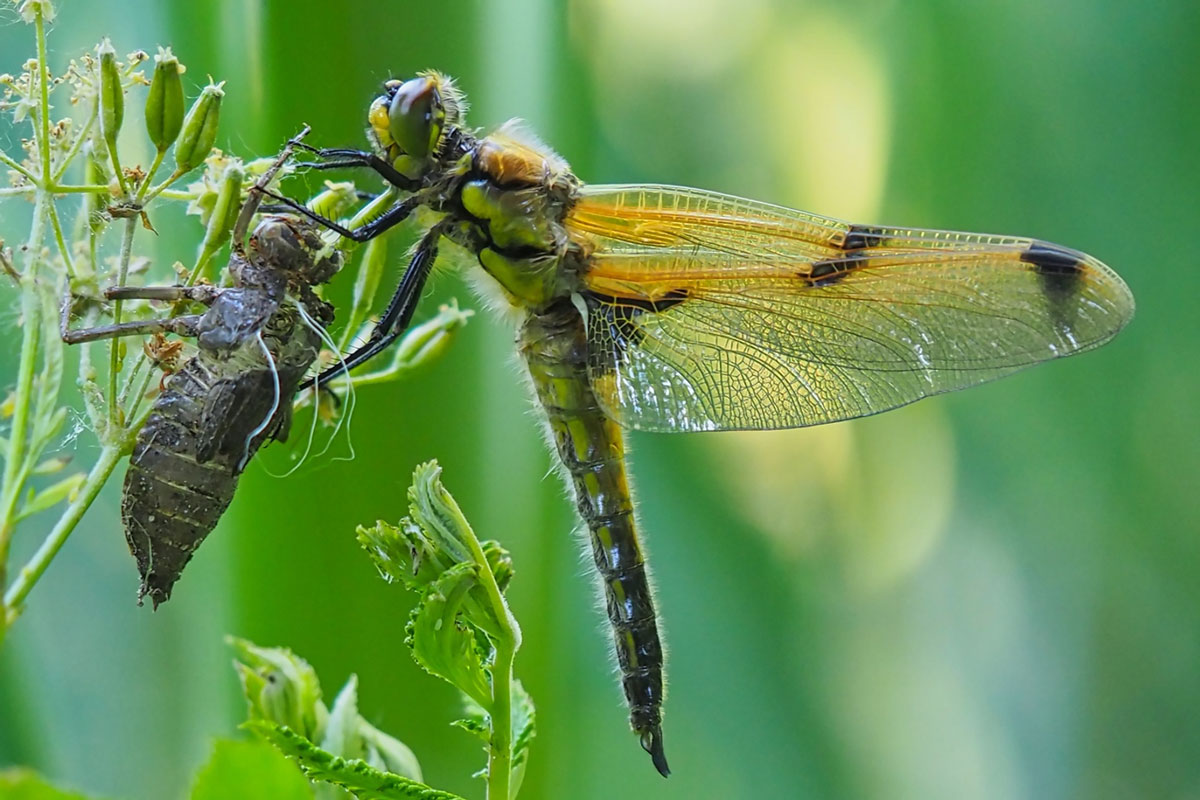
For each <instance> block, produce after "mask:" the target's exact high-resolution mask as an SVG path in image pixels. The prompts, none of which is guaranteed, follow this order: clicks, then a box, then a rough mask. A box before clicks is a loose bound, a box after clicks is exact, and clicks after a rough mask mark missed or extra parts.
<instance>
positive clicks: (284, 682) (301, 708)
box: [226, 637, 329, 738]
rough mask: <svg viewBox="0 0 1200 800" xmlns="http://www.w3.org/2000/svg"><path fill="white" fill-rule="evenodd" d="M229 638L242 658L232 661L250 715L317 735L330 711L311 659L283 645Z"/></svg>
mask: <svg viewBox="0 0 1200 800" xmlns="http://www.w3.org/2000/svg"><path fill="white" fill-rule="evenodd" d="M226 641H227V642H228V643H229V644H230V645H231V646H232V647H233V649H234V651H235V652H236V653H237V657H238V659H239V660H236V661H234V662H233V665H234V668H235V669H236V670H237V673H238V678H239V679H240V680H241V682H242V693H243V694H244V695H245V697H246V703H247V705H248V713H249V717H250V719H251V720H255V719H260V720H269V721H271V722H277V723H279V724H280V725H287V726H288V727H289V728H291V729H292V730H295V731H299V732H300V733H301V734H303V735H304V736H308V737H312V738H318V737H319V736H320V734H321V732H322V731H323V730H324V728H325V724H326V720H327V719H328V716H329V712H328V709H326V708H325V704H324V703H323V702H321V684H320V681H318V680H317V673H316V671H315V670H313V668H312V667H311V666H310V665H309V663H308V662H307V661H305V660H304V659H303V658H300V657H299V656H297V655H296V654H295V653H293V652H292V651H291V650H288V649H286V648H283V647H259V646H258V645H256V644H254V643H253V642H250V641H247V640H245V639H238V638H235V637H229V638H227V639H226Z"/></svg>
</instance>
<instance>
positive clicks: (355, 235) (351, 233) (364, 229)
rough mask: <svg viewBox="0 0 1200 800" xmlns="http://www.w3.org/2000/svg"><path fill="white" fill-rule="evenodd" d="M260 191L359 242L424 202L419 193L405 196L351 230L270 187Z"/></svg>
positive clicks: (389, 226) (396, 222) (377, 234)
mask: <svg viewBox="0 0 1200 800" xmlns="http://www.w3.org/2000/svg"><path fill="white" fill-rule="evenodd" d="M262 191H263V194H265V195H267V196H268V197H272V198H274V199H275V200H278V201H279V202H280V203H281V204H283V205H284V206H286V207H287V208H289V209H291V210H292V211H294V212H296V213H297V214H300V215H302V216H305V217H308V218H309V219H311V220H312V221H313V222H315V223H317V224H318V225H323V226H325V227H326V228H328V229H329V230H331V231H333V232H334V233H336V234H338V235H340V236H344V237H346V238H347V239H350V240H352V241H355V242H359V243H361V242H366V241H370V240H371V239H374V238H375V237H376V236H379V235H381V234H383V233H385V232H387V231H388V230H391V229H392V228H394V227H396V226H397V225H399V224H400V223H401V222H403V221H404V220H406V219H408V218H409V217H410V216H412V212H413V211H414V210H415V209H416V208H418V207H419V206H420V205H422V203H423V202H424V198H423V197H421V196H420V195H413V196H412V197H406V198H404V199H403V200H401V201H400V202H399V203H397V204H396V205H394V206H392V207H391V208H389V209H388V210H387V211H386V212H384V213H383V214H381V215H380V216H378V217H376V218H375V219H373V220H371V221H370V222H368V223H367V224H365V225H361V226H359V227H357V228H354V229H353V230H351V229H350V228H347V227H346V226H344V225H342V224H340V223H338V222H334V221H333V220H331V219H329V218H328V217H323V216H321V215H320V214H318V213H316V212H315V211H313V210H312V209H310V208H308V207H306V206H305V205H304V204H303V203H298V202H296V201H295V200H293V199H291V198H290V197H286V196H285V195H282V194H279V193H278V192H275V191H272V190H271V189H263V190H262Z"/></svg>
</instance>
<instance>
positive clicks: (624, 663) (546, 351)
mask: <svg viewBox="0 0 1200 800" xmlns="http://www.w3.org/2000/svg"><path fill="white" fill-rule="evenodd" d="M519 345H520V349H521V353H522V355H523V356H524V358H525V363H526V365H527V366H528V368H529V374H530V377H531V378H532V379H533V384H534V387H535V389H536V391H537V395H538V400H539V401H540V402H541V404H542V407H543V409H544V410H545V412H546V416H547V419H548V421H549V424H550V430H551V432H552V434H553V438H554V444H555V448H556V450H557V451H558V456H559V458H560V460H561V461H562V464H563V466H564V467H565V469H566V472H567V474H568V475H569V476H570V483H571V486H572V489H573V490H574V495H575V502H576V505H577V507H578V509H579V514H580V516H581V517H582V518H583V521H584V524H585V525H586V526H587V529H588V533H589V536H590V540H591V546H592V558H593V560H594V562H595V564H596V571H597V572H598V573H599V575H600V579H601V582H602V583H603V586H604V595H605V601H606V602H605V606H606V610H607V612H608V619H609V622H610V623H611V625H612V631H613V644H614V649H615V651H616V656H617V663H618V665H619V667H620V671H621V687H622V689H623V690H624V693H625V700H626V702H627V703H628V705H629V721H630V725H631V726H632V727H633V730H634V731H635V732H636V733H637V734H638V735H639V736H640V737H641V742H642V747H644V748H645V749H646V751H647V752H648V753H650V755H651V758H652V759H653V761H654V765H655V767H656V768H657V769H658V770H659V772H661V773H662V774H664V775H666V774H668V772H669V770H668V768H667V761H666V757H665V755H664V754H663V742H662V703H663V652H662V644H661V642H660V640H659V636H658V619H657V615H656V613H655V610H654V597H653V593H652V590H651V588H650V581H649V578H648V576H647V574H646V564H645V560H644V558H643V556H642V549H641V545H640V543H639V541H638V535H637V522H636V519H635V515H634V509H633V501H632V498H631V497H630V492H629V483H628V479H627V477H626V473H625V446H624V439H623V436H622V433H621V429H620V428H619V427H618V426H617V425H616V423H615V422H613V421H612V420H611V419H610V418H609V417H608V416H607V415H605V414H604V412H603V411H602V410H601V407H600V405H599V403H598V402H597V400H596V397H595V394H594V393H593V392H592V387H591V384H590V383H589V381H588V375H587V356H586V354H587V348H586V336H585V331H584V326H583V320H582V318H581V317H580V315H579V312H578V311H577V310H576V309H575V307H574V306H573V305H572V304H571V303H570V302H569V301H563V302H560V303H557V304H555V305H553V306H551V307H550V309H549V310H548V311H546V312H544V313H540V314H532V315H530V316H529V317H528V319H527V321H526V323H525V325H524V327H523V328H522V331H521V337H520V342H519Z"/></svg>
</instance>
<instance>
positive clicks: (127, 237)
mask: <svg viewBox="0 0 1200 800" xmlns="http://www.w3.org/2000/svg"><path fill="white" fill-rule="evenodd" d="M136 230H137V217H130V218H129V219H127V220H125V233H124V234H123V235H122V236H121V257H120V262H119V265H118V266H117V283H116V285H117V286H124V285H125V281H126V279H127V278H128V277H129V259H130V257H131V255H132V253H133V234H134V232H135V231H136ZM120 322H121V301H120V300H115V301H113V324H120ZM120 351H121V341H120V339H113V340H112V344H111V345H109V348H108V352H109V356H108V419H109V428H108V429H109V430H110V431H112V430H117V429H119V428H123V427H124V426H125V420H123V419H120V418H119V417H118V413H119V411H120V409H119V408H118V407H117V374H118V373H119V372H120V371H121V359H120Z"/></svg>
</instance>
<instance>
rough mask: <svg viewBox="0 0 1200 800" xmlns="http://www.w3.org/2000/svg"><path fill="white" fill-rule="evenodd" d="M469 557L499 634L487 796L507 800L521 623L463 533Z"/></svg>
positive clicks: (491, 799)
mask: <svg viewBox="0 0 1200 800" xmlns="http://www.w3.org/2000/svg"><path fill="white" fill-rule="evenodd" d="M466 540H467V546H468V547H469V548H470V549H471V558H472V559H473V560H474V561H475V563H476V564H477V565H478V566H479V581H480V583H481V584H482V585H483V588H484V591H485V592H486V593H487V596H488V600H489V601H490V602H491V606H492V609H493V611H494V612H495V615H496V619H497V620H499V622H500V636H499V637H497V639H496V657H495V660H494V662H493V663H492V670H491V672H492V708H491V710H490V714H489V716H490V717H491V722H492V739H491V742H490V743H489V744H490V746H489V747H488V780H487V787H488V791H487V798H488V800H509V798H510V796H511V780H512V729H513V725H512V679H513V678H512V675H513V673H512V666H513V659H514V658H515V657H516V655H517V649H518V648H519V647H520V646H521V626H520V625H518V624H517V620H516V619H515V618H514V617H513V615H512V612H511V611H509V608H508V603H507V602H505V600H504V595H503V594H502V593H501V592H500V586H499V585H498V584H497V583H496V576H495V575H494V574H493V573H492V568H491V567H490V566H488V562H487V556H485V555H484V554H483V548H482V547H481V546H480V544H479V540H478V539H477V538H476V537H475V536H468V537H466Z"/></svg>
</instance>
